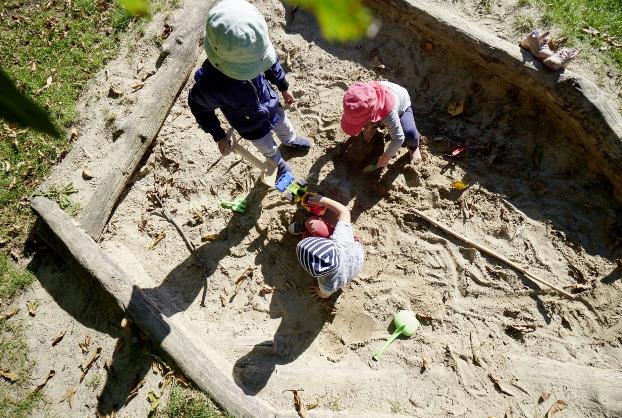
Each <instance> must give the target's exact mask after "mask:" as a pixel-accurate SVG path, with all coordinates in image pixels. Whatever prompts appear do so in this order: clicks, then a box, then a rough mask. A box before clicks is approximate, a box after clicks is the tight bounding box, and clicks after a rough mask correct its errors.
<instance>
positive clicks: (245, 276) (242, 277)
mask: <svg viewBox="0 0 622 418" xmlns="http://www.w3.org/2000/svg"><path fill="white" fill-rule="evenodd" d="M254 270H255V269H254V267H248V268H247V269H246V270H244V273H242V274H241V275H240V277H238V278H237V279H236V281H235V290H234V291H233V294H232V295H231V297H230V298H229V303H231V302H233V299H235V297H236V295H237V294H238V292H239V291H240V289H241V288H242V283H243V282H244V280H246V279H250V278H252V277H253V271H254Z"/></svg>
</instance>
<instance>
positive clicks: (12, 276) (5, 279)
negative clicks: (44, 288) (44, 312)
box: [0, 253, 35, 305]
mask: <svg viewBox="0 0 622 418" xmlns="http://www.w3.org/2000/svg"><path fill="white" fill-rule="evenodd" d="M34 279H35V276H34V275H33V274H32V273H31V272H30V271H28V270H26V269H22V268H18V267H15V266H14V265H13V264H12V263H11V262H10V261H9V258H8V257H7V256H6V255H4V254H1V253H0V302H2V305H4V302H6V301H8V300H11V299H13V297H14V296H15V295H16V294H17V292H18V291H20V290H22V289H24V288H25V287H26V286H28V285H30V284H31V283H32V282H33V281H34Z"/></svg>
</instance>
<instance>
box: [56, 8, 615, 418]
mask: <svg viewBox="0 0 622 418" xmlns="http://www.w3.org/2000/svg"><path fill="white" fill-rule="evenodd" d="M254 4H255V5H256V6H257V7H258V8H259V9H260V10H261V11H262V13H263V14H264V16H265V17H266V19H267V20H268V24H269V28H270V36H271V39H272V42H273V43H274V45H275V47H276V48H277V50H278V51H279V55H280V57H281V60H282V63H283V65H284V67H285V68H286V70H287V71H288V80H289V82H290V86H291V87H290V89H291V90H292V91H293V93H294V96H295V97H296V98H297V104H296V108H295V109H287V110H286V112H287V114H288V115H289V117H290V119H291V121H292V122H293V124H294V126H295V127H296V128H297V130H298V133H299V134H301V135H305V136H307V137H309V138H311V139H312V140H313V142H314V146H313V147H312V148H311V150H310V152H309V153H308V154H307V155H301V154H299V153H295V152H289V151H287V150H283V153H284V156H285V157H286V159H288V161H289V163H290V165H291V166H292V167H293V169H294V171H295V173H296V175H297V176H298V177H304V178H306V180H307V182H308V183H309V184H310V185H311V186H310V188H311V189H312V190H313V191H317V192H319V193H322V194H324V195H326V196H329V197H332V198H335V199H337V200H339V201H340V202H342V203H344V204H346V205H348V207H349V208H350V209H351V211H352V216H353V222H354V226H355V228H354V229H355V232H356V233H358V234H360V235H361V237H362V242H363V243H364V248H365V251H366V252H365V254H366V258H365V266H364V269H363V271H362V272H361V273H360V274H359V276H358V277H356V278H355V279H354V280H353V282H352V283H351V285H350V286H349V287H347V288H346V289H344V291H343V292H342V293H341V294H340V295H339V296H338V297H337V298H332V303H328V302H318V301H316V300H314V299H312V298H311V296H310V294H309V292H308V287H309V285H311V284H313V281H312V280H311V278H310V277H309V276H308V275H307V274H305V272H304V271H303V269H302V268H301V267H300V266H299V265H298V262H297V260H296V256H295V251H294V248H295V245H296V243H297V238H296V237H292V236H290V235H288V234H287V232H286V228H287V225H288V224H289V223H290V222H291V221H292V220H295V219H303V218H304V216H306V213H304V211H303V210H301V209H300V208H297V207H295V206H294V205H292V204H291V203H289V202H287V201H286V200H285V199H283V197H282V196H281V195H280V194H279V193H278V192H277V191H276V190H274V189H271V188H268V187H266V186H264V185H263V184H262V183H261V182H260V181H258V180H257V177H258V172H257V170H255V169H253V168H251V167H250V166H249V165H247V164H246V163H245V162H243V161H241V160H240V159H239V157H237V156H235V155H233V154H232V155H230V156H227V157H224V158H222V159H220V154H219V153H218V149H217V146H216V144H215V143H214V142H213V141H212V139H211V137H209V136H208V135H207V134H205V133H203V132H202V131H201V129H200V128H199V127H198V125H197V123H196V122H195V120H194V117H193V116H192V114H191V112H190V110H189V108H188V105H187V96H188V91H189V89H190V88H191V87H192V84H193V81H192V77H191V78H190V81H189V83H188V84H187V85H186V87H185V88H184V90H183V91H182V93H181V94H180V96H179V98H178V100H177V102H176V104H175V105H174V106H173V108H172V109H171V112H170V113H169V116H168V118H167V119H166V121H165V123H164V125H163V127H162V129H161V131H160V133H159V136H158V140H157V144H156V146H155V147H154V149H153V152H152V153H151V154H150V155H149V157H148V159H147V160H146V161H145V163H144V166H143V168H142V169H141V170H140V172H139V173H137V175H136V179H135V182H134V183H133V184H132V187H131V189H130V190H128V192H127V194H126V195H125V196H124V197H123V199H122V201H121V202H120V203H119V205H118V207H117V208H116V210H115V212H114V214H113V216H112V218H111V219H110V222H109V225H108V227H107V230H106V232H105V234H104V235H103V239H102V241H101V246H102V247H103V248H104V249H105V250H106V252H108V253H109V254H110V255H111V256H112V257H113V258H114V260H115V261H116V262H117V263H118V264H119V265H120V266H121V267H122V268H123V269H124V270H125V271H127V272H128V273H129V274H130V275H131V276H132V277H133V279H134V280H135V281H136V283H137V284H138V285H139V286H140V287H142V289H143V291H144V292H145V293H146V294H147V295H148V297H150V298H151V299H152V300H153V301H154V303H155V304H156V305H157V307H158V308H159V310H160V311H161V312H162V314H163V315H165V316H167V317H169V318H174V320H175V321H176V322H177V323H179V324H184V326H187V328H188V329H189V330H191V332H192V333H193V337H194V339H195V341H196V342H197V343H199V344H200V345H201V346H202V347H204V349H205V351H206V352H208V353H210V356H211V357H212V358H213V359H214V361H215V362H216V363H217V364H218V367H219V368H220V369H221V371H222V372H223V373H225V374H226V375H228V376H231V379H232V380H234V381H235V383H236V384H237V385H238V386H239V387H240V388H242V390H243V391H244V392H245V393H246V394H250V395H254V396H257V397H258V398H260V399H261V400H263V401H265V402H267V403H269V404H271V405H272V406H274V407H275V408H276V410H281V411H284V410H290V411H292V414H295V412H293V402H292V394H291V392H288V390H291V389H297V390H300V389H302V390H303V392H300V394H301V396H302V398H303V399H304V401H305V403H307V404H317V408H316V409H314V410H313V411H312V412H313V414H317V415H318V416H320V415H322V414H327V415H330V414H334V413H336V412H339V411H341V412H340V414H341V415H343V416H354V415H360V416H369V417H375V416H382V415H389V414H395V415H411V416H412V415H414V416H447V415H454V416H488V415H496V416H502V415H503V414H505V413H511V414H512V413H513V414H514V415H512V416H527V417H532V416H541V415H543V414H545V413H546V412H547V411H548V410H549V409H550V408H551V407H552V406H553V405H554V404H555V403H556V402H557V404H558V405H563V404H560V403H559V402H558V401H564V402H565V403H566V404H567V405H565V406H566V408H565V409H564V411H563V412H562V413H560V415H561V414H563V416H577V417H588V416H594V417H596V416H618V415H619V414H622V392H621V388H622V349H621V348H620V344H621V342H622V339H621V337H620V332H622V328H621V326H620V324H621V322H620V319H621V313H622V308H621V306H620V289H621V279H620V274H621V273H620V270H619V269H618V267H617V265H616V260H617V259H618V258H619V257H620V256H621V255H622V254H621V251H620V246H619V245H620V241H619V240H616V239H618V238H619V237H620V236H622V213H621V212H620V205H619V203H618V202H617V201H616V200H615V199H614V196H613V188H612V187H611V185H610V183H609V182H608V181H607V180H606V179H605V178H604V177H603V176H602V175H601V174H599V173H598V172H597V171H595V170H593V169H592V168H589V167H588V166H590V165H591V166H592V167H594V166H595V165H596V166H597V165H598V164H588V163H589V161H587V160H588V158H589V156H587V153H586V150H585V148H584V145H582V143H581V140H580V138H577V137H576V135H575V133H574V132H573V130H572V129H570V128H569V127H568V125H566V123H565V121H564V120H563V119H561V118H560V117H559V115H558V114H557V113H555V112H553V111H552V110H550V109H549V108H548V107H546V106H544V105H543V103H542V102H541V101H540V100H539V98H538V97H537V96H534V95H533V94H532V93H531V92H529V91H527V90H526V89H525V90H523V89H521V88H518V87H516V85H514V84H511V83H508V82H506V80H505V79H504V78H502V77H499V76H498V75H495V74H493V73H492V72H489V71H487V69H486V68H484V67H481V66H478V65H475V64H473V63H470V62H469V61H465V60H464V59H463V58H462V57H460V56H459V55H456V54H454V53H453V52H452V51H451V50H448V49H447V48H445V47H442V46H441V45H438V44H437V43H436V41H435V39H433V38H431V37H430V36H428V35H426V32H418V31H416V30H413V29H411V28H406V27H402V26H400V25H399V24H394V23H391V17H392V16H395V14H396V10H395V9H394V6H392V5H390V4H386V3H379V4H378V5H376V6H375V7H376V8H377V11H376V12H377V13H378V14H379V15H380V17H381V18H383V13H385V14H386V16H385V17H386V21H385V24H384V25H383V26H382V28H381V30H380V32H379V33H378V35H377V36H376V37H375V38H373V39H365V40H363V41H360V42H357V43H354V44H348V45H333V44H329V43H327V42H326V41H324V40H323V39H322V38H321V36H320V34H319V30H318V28H317V26H316V24H315V22H314V20H313V18H312V17H311V16H309V15H307V14H306V13H304V12H302V11H300V10H294V9H292V8H289V7H284V6H283V5H282V4H281V3H280V2H278V1H276V0H262V1H256V2H254ZM203 59H204V55H203V56H202V57H201V59H200V60H199V61H198V62H197V64H196V67H198V66H199V65H200V64H201V63H202V61H203ZM371 79H387V80H389V81H393V82H396V83H398V84H400V85H403V86H405V87H407V89H408V91H409V92H410V95H411V99H412V103H413V108H414V110H415V120H416V122H417V127H418V128H419V130H420V132H421V133H422V134H423V135H425V136H426V137H427V141H426V142H425V143H424V144H423V154H424V161H423V162H421V163H420V164H419V165H418V166H417V167H415V168H413V167H410V166H408V165H407V164H406V162H407V158H408V155H407V151H406V150H405V149H403V150H402V151H401V153H400V154H399V156H398V157H399V158H397V159H396V160H394V161H392V163H391V165H390V167H389V169H388V170H386V171H384V172H376V173H373V174H370V175H363V174H361V171H362V170H363V168H364V167H365V166H366V165H367V164H369V163H372V162H374V161H376V159H377V158H378V156H379V155H380V154H381V153H382V149H383V146H384V141H386V140H387V138H386V135H384V134H383V133H379V134H377V135H376V136H375V138H374V140H373V142H372V144H371V145H369V144H367V143H365V142H364V141H362V140H361V139H360V138H347V137H346V136H345V134H344V133H343V132H342V131H341V129H340V127H339V120H340V116H341V99H342V97H343V94H344V92H345V90H346V89H347V87H348V86H349V85H350V84H351V83H353V82H356V81H368V80H371ZM451 103H458V104H462V107H463V111H462V113H459V114H457V115H455V116H451V115H450V114H449V113H448V111H447V109H448V105H450V104H451ZM221 121H223V122H224V118H223V117H222V115H221ZM241 142H242V144H244V145H247V146H249V149H250V150H251V151H252V152H256V151H255V150H254V148H253V147H252V146H250V145H249V144H248V143H246V144H245V143H244V141H241ZM458 146H466V150H465V151H463V152H462V153H460V155H458V156H457V157H455V158H446V157H444V154H449V153H451V152H452V151H453V150H454V149H455V148H456V147H458ZM106 147H114V143H110V144H106V145H105V146H101V147H99V148H98V147H93V150H92V152H91V154H90V155H91V157H93V156H98V155H101V154H104V155H105V153H106V149H107V148H106ZM87 154H88V153H87ZM257 155H258V154H257ZM219 159H220V160H219ZM101 161H104V160H100V164H102V163H101ZM104 169H105V167H99V168H97V167H96V170H95V172H96V175H97V173H98V170H100V171H101V170H104ZM65 174H66V173H65ZM54 177H56V178H57V179H61V178H62V173H58V172H57V173H55V174H54V175H53V176H52V179H51V180H52V181H54ZM455 181H461V182H464V183H467V184H468V185H469V187H468V188H467V189H465V190H462V191H460V190H456V189H455V188H453V187H452V183H453V182H455ZM89 187H91V186H88V185H86V184H85V185H84V187H83V188H82V191H83V192H84V190H88V188H89ZM154 190H157V192H158V193H159V196H160V198H161V199H162V202H163V204H164V207H165V208H166V209H167V210H168V211H169V212H170V213H171V214H172V216H173V217H174V218H175V219H176V220H177V222H178V223H179V224H181V225H182V228H183V229H184V231H185V233H186V235H187V236H188V237H189V238H190V240H191V241H192V242H193V243H194V245H195V246H197V248H198V250H197V251H198V255H199V257H200V260H197V259H196V258H195V257H194V256H192V255H191V254H190V252H189V250H188V248H187V247H186V245H185V243H184V241H183V239H182V237H181V236H180V235H179V233H178V232H177V231H176V229H175V227H174V226H173V225H172V224H171V223H170V222H169V221H168V220H167V219H166V218H165V217H163V216H162V214H161V211H160V209H159V207H158V205H157V203H156V202H155V200H154V197H153V193H154ZM85 193H86V192H85ZM78 196H80V195H78ZM219 198H225V199H230V200H233V199H235V198H246V200H247V210H246V213H245V214H236V213H234V212H232V211H230V210H227V209H223V208H221V207H220V206H219V204H218V199H219ZM411 208H417V209H420V210H422V211H424V212H425V213H426V214H427V215H429V216H430V217H432V218H434V219H436V220H438V221H439V222H441V223H443V224H445V225H447V226H449V227H451V228H452V229H454V230H455V231H457V232H459V233H461V234H463V235H465V236H467V237H468V238H469V239H471V240H472V241H475V242H478V243H481V244H482V245H485V246H487V247H490V248H492V249H493V250H495V251H497V252H498V253H500V254H502V255H504V256H506V257H508V258H509V259H511V260H513V261H516V262H517V263H520V264H521V265H524V266H528V267H529V270H530V271H531V272H532V273H534V274H537V275H538V276H540V277H542V278H545V279H547V280H549V281H551V282H553V283H555V284H557V285H558V286H560V287H564V288H565V289H566V290H568V291H572V292H578V291H581V295H582V299H579V300H568V299H566V298H563V297H561V296H560V295H559V294H557V293H555V292H553V291H550V290H548V289H544V290H542V291H540V290H537V288H535V287H534V286H533V285H532V284H531V282H530V281H529V280H527V279H526V278H525V277H524V276H522V275H521V274H518V273H517V272H516V271H514V270H512V269H510V268H509V267H507V266H505V265H503V264H502V263H500V262H498V261H497V260H496V259H494V258H489V257H488V256H485V255H482V254H481V253H480V252H478V251H477V250H475V249H473V248H468V247H467V246H465V245H464V244H463V243H462V242H461V241H459V240H456V239H454V238H452V237H451V236H449V235H447V234H445V233H443V232H442V231H440V230H438V229H436V228H434V227H432V226H430V225H429V224H427V223H426V222H425V221H423V220H421V219H419V218H418V217H416V216H414V215H413V214H412V213H411V212H410V211H409V209H411ZM158 237H159V238H158ZM156 241H157V243H156ZM203 264H204V265H203ZM249 269H250V270H249ZM206 277H207V279H206ZM400 309H410V310H412V311H414V312H416V313H417V315H418V317H419V319H420V321H421V324H422V326H421V327H420V328H419V330H418V331H417V332H416V334H415V335H414V336H413V337H411V338H410V339H399V340H397V341H396V342H394V343H393V345H392V346H391V347H390V348H389V349H388V350H387V351H386V352H385V353H384V355H383V357H382V358H381V360H380V361H379V362H374V361H372V359H371V357H372V354H373V353H374V351H375V350H376V349H377V348H378V347H379V346H380V345H381V344H382V343H383V341H384V340H385V339H386V338H387V337H388V336H389V335H390V331H392V329H391V327H390V325H391V321H392V318H393V315H394V314H395V313H396V312H397V311H399V310H400ZM113 361H114V359H113ZM205 373H209V371H207V370H206V371H205ZM543 392H548V393H550V398H548V399H547V400H544V401H542V402H539V398H540V397H541V394H542V393H543ZM545 397H546V396H545ZM508 411H511V412H508Z"/></svg>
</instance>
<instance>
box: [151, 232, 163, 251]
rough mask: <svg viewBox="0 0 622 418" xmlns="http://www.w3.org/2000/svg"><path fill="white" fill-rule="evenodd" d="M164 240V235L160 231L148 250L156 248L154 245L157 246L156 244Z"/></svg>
mask: <svg viewBox="0 0 622 418" xmlns="http://www.w3.org/2000/svg"><path fill="white" fill-rule="evenodd" d="M164 238H166V234H165V233H164V231H162V232H160V233H159V234H158V235H157V236H156V237H155V239H154V240H153V242H152V243H151V245H150V246H149V249H150V250H153V249H154V248H155V247H156V245H158V243H159V242H160V241H162V240H163V239H164Z"/></svg>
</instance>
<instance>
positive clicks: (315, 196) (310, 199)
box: [306, 192, 323, 205]
mask: <svg viewBox="0 0 622 418" xmlns="http://www.w3.org/2000/svg"><path fill="white" fill-rule="evenodd" d="M322 197H323V196H322V195H321V194H319V193H311V192H309V193H308V194H307V197H306V200H307V203H311V204H313V205H319V204H320V200H322Z"/></svg>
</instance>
